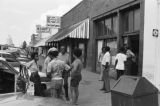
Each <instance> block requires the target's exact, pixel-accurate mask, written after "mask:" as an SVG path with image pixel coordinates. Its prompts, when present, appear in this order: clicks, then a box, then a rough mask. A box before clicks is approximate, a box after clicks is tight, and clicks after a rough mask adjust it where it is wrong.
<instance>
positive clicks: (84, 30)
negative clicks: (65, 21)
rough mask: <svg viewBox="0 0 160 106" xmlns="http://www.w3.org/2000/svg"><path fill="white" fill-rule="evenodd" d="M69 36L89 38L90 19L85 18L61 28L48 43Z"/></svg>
mask: <svg viewBox="0 0 160 106" xmlns="http://www.w3.org/2000/svg"><path fill="white" fill-rule="evenodd" d="M67 37H69V38H80V39H89V19H85V20H83V21H81V22H79V23H77V24H74V25H72V26H70V27H67V28H64V29H62V30H60V31H59V32H58V33H56V34H55V35H53V36H52V37H51V39H49V40H47V41H46V43H49V42H57V41H60V40H63V39H65V38H67Z"/></svg>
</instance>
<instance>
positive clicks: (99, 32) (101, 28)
mask: <svg viewBox="0 0 160 106" xmlns="http://www.w3.org/2000/svg"><path fill="white" fill-rule="evenodd" d="M97 35H98V36H103V35H104V21H103V20H102V21H99V22H97Z"/></svg>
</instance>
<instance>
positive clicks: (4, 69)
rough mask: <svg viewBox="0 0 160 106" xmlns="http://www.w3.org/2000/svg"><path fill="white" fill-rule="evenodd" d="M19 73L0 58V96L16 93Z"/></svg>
mask: <svg viewBox="0 0 160 106" xmlns="http://www.w3.org/2000/svg"><path fill="white" fill-rule="evenodd" d="M18 73H19V72H18V71H17V70H15V69H14V68H13V67H12V66H11V65H10V64H9V63H8V62H6V61H5V60H4V59H3V58H0V94H2V93H11V92H15V91H16V89H15V88H16V87H15V86H16V78H17V76H18Z"/></svg>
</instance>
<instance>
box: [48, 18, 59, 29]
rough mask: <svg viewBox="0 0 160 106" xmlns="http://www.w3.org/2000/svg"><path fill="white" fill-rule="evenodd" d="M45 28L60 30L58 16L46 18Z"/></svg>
mask: <svg viewBox="0 0 160 106" xmlns="http://www.w3.org/2000/svg"><path fill="white" fill-rule="evenodd" d="M47 26H49V27H52V28H60V26H61V18H60V17H58V16H47Z"/></svg>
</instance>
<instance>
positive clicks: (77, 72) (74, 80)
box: [70, 48, 83, 105]
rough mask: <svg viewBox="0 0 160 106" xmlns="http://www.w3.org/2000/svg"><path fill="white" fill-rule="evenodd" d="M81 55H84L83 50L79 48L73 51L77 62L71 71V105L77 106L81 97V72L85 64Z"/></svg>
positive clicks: (74, 62) (73, 64)
mask: <svg viewBox="0 0 160 106" xmlns="http://www.w3.org/2000/svg"><path fill="white" fill-rule="evenodd" d="M81 55H82V50H81V49H78V48H77V49H75V50H74V51H73V56H74V58H75V60H74V61H73V63H72V65H71V67H72V70H71V82H70V86H71V87H70V89H71V100H72V101H71V103H72V104H74V105H77V101H78V96H79V91H78V86H79V82H80V81H81V79H82V75H81V70H82V68H83V63H82V61H81V60H80V57H81Z"/></svg>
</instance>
